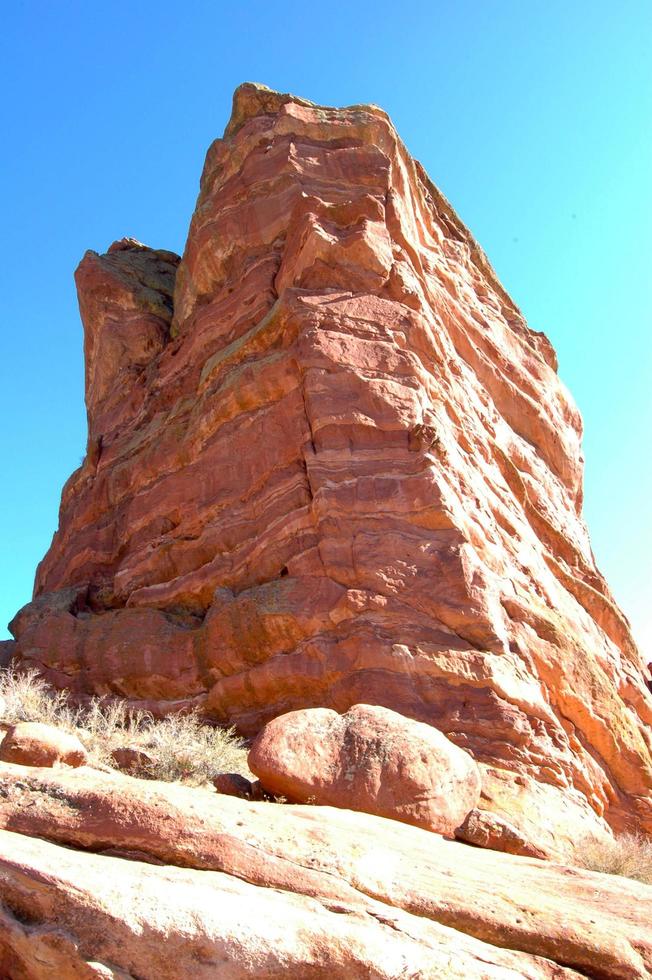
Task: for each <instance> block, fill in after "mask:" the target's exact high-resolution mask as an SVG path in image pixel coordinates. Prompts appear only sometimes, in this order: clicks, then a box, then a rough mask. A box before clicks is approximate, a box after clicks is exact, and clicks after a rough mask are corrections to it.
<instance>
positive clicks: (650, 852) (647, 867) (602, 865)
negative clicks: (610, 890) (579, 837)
mask: <svg viewBox="0 0 652 980" xmlns="http://www.w3.org/2000/svg"><path fill="white" fill-rule="evenodd" d="M576 861H577V864H578V866H579V867H582V868H586V869H587V870H588V871H601V872H602V873H603V874H608V875H622V876H623V877H625V878H633V879H634V880H635V881H642V882H644V883H645V884H646V885H652V840H651V839H650V838H649V837H644V836H643V835H642V834H623V835H622V836H620V837H615V838H613V839H611V840H609V839H608V838H607V839H604V840H600V841H597V840H594V839H590V840H585V841H582V843H581V844H580V846H579V847H578V849H577V853H576Z"/></svg>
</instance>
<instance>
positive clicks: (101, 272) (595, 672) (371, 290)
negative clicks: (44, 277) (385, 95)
mask: <svg viewBox="0 0 652 980" xmlns="http://www.w3.org/2000/svg"><path fill="white" fill-rule="evenodd" d="M77 284H78V290H79V298H80V308H81V312H82V318H83V321H84V332H85V352H86V401H87V407H88V415H89V445H88V452H87V456H86V459H85V462H84V464H83V466H82V467H81V468H80V469H79V470H77V471H76V472H75V473H74V474H73V475H72V476H71V478H70V479H69V481H68V483H67V484H66V486H65V488H64V491H63V497H62V503H61V514H60V525H59V530H58V531H57V533H56V535H55V537H54V540H53V543H52V547H51V548H50V551H49V552H48V554H47V555H46V557H45V558H44V560H43V561H42V563H41V565H40V567H39V570H38V574H37V579H36V588H35V600H34V602H33V603H31V604H30V605H29V606H27V607H26V608H25V609H23V610H22V611H21V612H20V613H19V614H18V616H17V617H16V619H15V620H14V622H13V631H14V634H15V636H16V639H17V641H18V643H17V656H18V659H19V662H22V663H23V664H34V665H35V666H37V667H39V668H41V669H44V670H45V673H46V676H47V677H48V678H49V680H51V681H52V682H53V683H54V684H56V685H57V686H61V687H70V688H72V689H73V691H75V692H77V693H80V694H84V693H90V692H95V693H100V694H102V693H106V694H116V695H121V696H124V697H127V698H129V699H134V700H137V701H139V702H142V703H144V704H145V706H149V707H151V708H153V709H155V710H157V711H167V710H172V709H175V708H178V707H180V706H186V705H196V706H198V707H199V708H200V709H201V710H202V711H203V712H204V713H205V714H206V715H207V716H208V717H210V718H212V719H214V720H216V721H218V722H228V723H235V724H236V725H237V726H238V727H239V729H240V730H241V731H242V732H244V733H247V734H249V733H255V732H256V731H257V730H258V729H259V728H260V726H261V725H262V724H263V722H265V721H267V720H269V719H270V718H272V717H274V716H276V715H278V714H280V713H282V712H287V711H290V710H293V709H296V708H303V707H311V706H320V707H330V708H335V709H336V710H338V711H340V712H342V711H345V710H346V709H347V708H348V707H350V706H351V705H353V704H355V703H358V702H364V703H371V704H379V705H384V706H386V707H390V708H392V709H395V710H397V711H399V712H401V713H402V714H404V715H406V716H408V717H412V718H415V719H417V720H419V721H425V722H431V723H432V724H433V725H435V726H436V727H437V728H438V729H440V730H441V731H442V732H444V733H445V735H446V736H447V737H448V738H449V739H451V740H452V741H453V742H455V743H456V744H457V745H458V746H460V747H461V748H463V749H465V750H466V751H467V752H469V753H470V754H471V755H472V756H473V757H474V758H475V759H476V760H477V761H478V762H479V763H480V766H481V769H482V775H483V798H482V800H481V803H480V807H481V809H482V808H484V810H485V811H491V813H492V814H493V816H494V817H496V818H498V819H499V820H505V821H507V823H508V825H509V826H510V827H512V828H515V832H516V833H517V835H520V838H519V839H521V838H522V840H523V841H526V842H529V844H530V845H531V846H532V848H534V850H533V853H539V852H541V853H553V854H554V853H560V852H563V850H564V848H565V846H566V843H567V842H568V841H570V840H575V839H576V837H577V834H578V833H579V832H580V831H584V830H587V829H588V830H595V832H600V831H601V830H602V829H604V828H605V827H606V825H607V824H608V825H610V826H611V827H613V828H616V829H625V828H633V827H635V826H639V827H642V828H646V829H647V830H649V831H652V805H651V792H652V757H651V739H650V727H649V726H650V723H651V722H652V700H651V698H650V694H649V692H648V691H647V690H646V687H645V684H644V681H643V675H642V671H643V664H642V661H641V658H640V656H639V653H638V652H637V650H636V649H635V646H634V644H633V641H632V638H631V635H630V631H629V627H628V624H627V622H626V620H625V619H624V617H623V615H622V614H621V612H620V611H619V609H618V608H617V606H616V605H615V604H614V601H613V598H612V596H611V594H610V592H609V589H608V587H607V585H606V583H605V581H604V579H603V578H602V576H601V575H600V573H599V572H598V570H597V569H596V567H595V563H594V560H593V556H592V553H591V548H590V544H589V539H588V535H587V531H586V527H585V525H584V523H583V521H582V518H581V502H582V457H581V451H580V437H581V420H580V417H579V414H578V411H577V409H576V407H575V405H574V404H573V401H572V399H571V398H570V396H569V394H568V392H567V391H566V390H565V388H564V386H563V385H562V384H561V382H560V381H559V378H558V376H557V373H556V360H555V355H554V352H553V350H552V348H551V346H550V344H549V342H548V340H547V339H546V337H545V336H544V335H543V334H541V333H538V332H536V331H534V330H531V329H530V328H529V327H528V326H527V324H526V323H525V321H524V319H523V317H522V315H521V314H520V312H519V310H518V309H517V307H516V306H515V305H514V303H513V302H512V301H511V299H510V298H509V296H508V295H507V294H506V293H505V291H504V289H503V288H502V287H501V285H500V283H499V282H498V281H497V279H496V277H495V274H494V273H493V271H492V269H491V267H490V265H489V264H488V262H487V259H486V258H485V256H484V254H483V253H482V251H481V249H480V248H479V247H478V245H477V244H476V242H475V241H474V240H473V238H472V237H471V235H470V233H469V232H468V231H467V229H466V228H465V227H464V226H463V225H462V224H461V222H460V221H459V219H458V218H457V216H456V215H455V213H454V212H453V210H452V208H451V207H450V205H449V204H448V202H447V201H446V200H445V199H444V198H443V197H442V195H441V194H440V193H439V191H438V190H437V189H436V188H435V187H434V185H433V184H432V183H431V182H430V180H429V178H428V176H427V175H426V173H425V172H424V170H423V168H422V167H421V166H420V165H419V164H418V163H417V162H416V161H414V160H413V159H412V158H411V157H410V155H409V154H408V152H407V151H406V149H405V147H404V146H403V145H402V143H401V142H400V140H399V138H398V136H397V134H396V132H395V130H394V128H393V126H392V124H391V122H390V121H389V119H388V117H387V115H386V114H385V113H384V112H383V111H382V110H381V109H378V108H376V107H375V106H355V107H352V108H348V109H331V108H322V107H318V106H315V105H312V104H311V103H308V102H305V101H303V100H301V99H297V98H294V97H292V96H288V95H280V94H277V93H274V92H270V91H268V90H266V89H264V88H262V87H260V86H254V85H244V86H241V87H240V88H239V89H238V90H237V91H236V93H235V97H234V107H233V115H232V117H231V120H230V122H229V124H228V126H227V129H226V132H225V135H224V138H223V139H220V140H216V142H215V143H214V144H213V145H212V146H211V147H210V149H209V151H208V155H207V158H206V164H205V167H204V173H203V175H202V180H201V189H200V194H199V199H198V202H197V207H196V210H195V214H194V216H193V219H192V223H191V227H190V232H189V236H188V242H187V245H186V248H185V252H184V255H183V258H182V259H181V262H180V263H178V258H177V257H176V256H174V255H173V254H172V253H170V252H163V251H155V250H152V249H148V248H146V247H145V246H143V245H141V244H140V243H138V242H134V241H133V240H130V239H125V240H123V241H122V242H119V243H116V244H115V245H114V246H112V248H111V249H110V250H109V253H108V254H106V255H98V254H96V253H94V252H88V253H87V254H86V256H85V257H84V259H83V260H82V263H81V265H80V267H79V269H78V270H77Z"/></svg>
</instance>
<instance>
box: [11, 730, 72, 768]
mask: <svg viewBox="0 0 652 980" xmlns="http://www.w3.org/2000/svg"><path fill="white" fill-rule="evenodd" d="M86 759H87V753H86V749H85V748H84V746H83V745H82V743H81V742H80V741H79V739H78V738H77V736H76V735H73V734H71V733H70V732H65V731H62V730H61V729H60V728H54V727H53V726H52V725H44V724H42V723H41V722H37V721H21V722H19V723H18V724H17V725H12V726H11V727H10V728H9V729H8V730H7V733H6V735H5V737H4V738H3V740H2V742H1V743H0V761H2V762H13V763H16V764H17V765H20V766H54V765H55V764H56V763H58V762H63V763H65V765H67V766H83V765H84V763H85V762H86Z"/></svg>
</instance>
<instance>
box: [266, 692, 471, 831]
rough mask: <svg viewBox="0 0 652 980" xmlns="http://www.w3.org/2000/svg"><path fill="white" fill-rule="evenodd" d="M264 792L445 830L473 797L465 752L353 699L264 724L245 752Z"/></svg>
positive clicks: (415, 725)
mask: <svg viewBox="0 0 652 980" xmlns="http://www.w3.org/2000/svg"><path fill="white" fill-rule="evenodd" d="M248 764H249V768H250V769H251V771H252V772H253V773H255V774H256V775H257V776H258V778H259V779H260V781H261V783H262V785H263V786H264V787H265V789H267V790H269V791H270V792H272V793H276V794H279V795H282V796H285V797H287V798H288V799H289V800H293V801H295V802H298V803H307V802H312V803H318V804H322V805H326V806H337V807H343V808H344V809H348V810H362V811H364V812H365V813H375V814H377V815H378V816H381V817H390V818H391V819H394V820H402V821H403V822H404V823H410V824H413V825H414V826H416V827H424V828H425V829H426V830H433V831H435V832H436V833H438V834H451V833H453V831H454V830H455V829H456V827H459V826H460V824H461V823H462V822H463V821H464V819H465V818H466V817H467V815H468V813H469V811H470V810H472V809H473V808H474V807H475V806H476V804H477V803H478V801H479V799H480V773H479V771H478V767H477V765H476V763H475V762H474V761H473V759H472V758H471V756H469V755H468V754H467V753H466V752H463V751H462V750H461V749H459V748H458V747H457V746H456V745H453V743H452V742H449V741H448V739H447V738H446V737H445V736H444V735H442V734H441V732H438V731H437V729H436V728H432V727H431V726H430V725H424V724H422V723H421V722H418V721H411V720H410V719H409V718H404V717H403V716H402V715H399V714H398V713H397V712H396V711H389V710H388V709H387V708H379V707H373V706H371V705H368V704H356V705H354V706H353V707H352V708H349V710H348V711H347V712H346V714H344V715H338V714H337V712H335V711H330V710H329V709H327V708H307V709H306V710H304V711H292V712H290V713H289V714H287V715H280V716H279V717H278V718H275V719H274V721H270V722H268V723H267V725H265V727H264V728H263V730H262V731H261V732H260V733H259V734H258V736H257V737H256V739H255V741H254V743H253V745H252V747H251V750H250V752H249V762H248Z"/></svg>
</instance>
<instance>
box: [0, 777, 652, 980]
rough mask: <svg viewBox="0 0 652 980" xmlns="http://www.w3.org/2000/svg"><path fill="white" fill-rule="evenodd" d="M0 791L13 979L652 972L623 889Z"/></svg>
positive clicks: (82, 798) (128, 807)
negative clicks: (105, 970) (106, 968)
mask: <svg viewBox="0 0 652 980" xmlns="http://www.w3.org/2000/svg"><path fill="white" fill-rule="evenodd" d="M0 786H1V787H2V793H1V794H0V828H5V829H4V830H0V908H2V909H3V912H2V913H1V914H2V916H3V918H2V919H0V924H1V926H0V975H7V974H8V975H9V976H11V977H12V980H13V977H16V980H22V977H25V976H26V977H28V978H29V980H40V978H41V977H43V978H45V977H47V978H48V980H49V978H50V977H53V976H56V977H57V978H59V977H61V978H63V980H67V978H68V976H74V977H77V976H87V975H88V976H94V975H95V974H93V973H92V972H90V969H91V968H90V967H89V968H88V970H89V972H88V973H83V972H80V973H73V972H70V973H67V972H65V970H69V971H72V969H73V964H74V966H75V967H76V968H77V969H78V970H80V969H81V967H80V964H81V965H84V963H85V962H88V961H89V960H90V961H93V962H95V963H100V964H102V963H104V964H107V963H108V964H110V965H111V966H112V968H113V969H114V970H116V972H117V970H118V969H122V970H124V971H126V973H127V974H128V975H131V976H134V975H136V976H142V977H144V978H154V977H156V978H157V980H159V978H160V980H167V978H173V977H174V978H175V980H176V978H177V977H179V976H192V977H199V978H201V977H204V976H206V977H213V976H215V975H219V976H220V978H222V977H226V978H229V977H231V976H233V977H248V976H266V975H268V976H275V975H276V974H275V973H274V970H276V971H277V973H278V975H279V976H281V975H283V976H296V977H298V978H299V977H300V978H301V980H303V978H304V977H307V976H311V975H313V976H316V977H323V978H324V980H326V978H329V980H330V978H331V977H342V978H346V980H349V978H350V977H365V978H378V977H380V978H390V977H392V978H393V977H396V976H400V975H401V971H402V970H403V971H404V972H405V973H406V975H412V976H415V977H419V978H421V977H423V978H424V980H427V978H433V980H434V978H438V977H442V976H445V977H449V976H450V977H460V978H462V977H464V978H478V980H479V978H494V977H495V978H500V980H517V978H522V977H529V978H534V977H537V978H538V977H559V978H561V977H575V976H595V977H605V978H622V980H625V978H627V980H639V978H640V980H643V978H647V977H648V976H649V975H650V973H651V972H652V935H651V934H650V929H649V910H650V901H651V898H650V896H651V895H652V890H651V889H650V887H649V886H648V885H643V884H640V883H637V882H634V881H629V880H627V879H624V878H617V877H613V876H610V875H603V874H596V873H593V872H588V871H580V870H579V869H575V868H569V867H563V866H560V865H555V864H550V863H548V862H546V861H539V860H536V859H533V858H524V857H515V856H513V855H510V854H501V853H499V852H495V851H488V850H481V849H480V848H475V847H469V846H467V845H465V844H461V843H458V842H455V841H448V840H445V839H444V838H442V837H440V836H438V835H436V834H432V833H428V832H427V831H425V830H421V829H419V828H417V827H410V826H408V825H406V824H402V823H399V822H398V821H394V820H385V819H383V818H381V817H376V816H372V815H370V814H366V813H356V812H353V811H350V810H336V809H332V808H330V807H311V806H307V807H306V806H279V805H277V804H273V803H250V802H247V801H244V800H240V799H236V798H235V797H231V796H223V795H219V794H217V793H215V792H213V791H208V790H205V789H190V788H188V787H185V786H180V785H171V784H166V783H155V782H149V781H144V780H137V779H133V778H131V777H129V776H125V775H123V774H121V773H117V772H113V773H99V772H96V771H94V770H91V769H89V768H83V769H71V770H63V769H61V770H44V769H41V770H37V769H34V770H25V769H22V768H20V767H18V766H10V765H6V764H2V765H0ZM6 831H11V832H10V833H7V832H6ZM24 835H34V836H35V837H38V838H45V839H46V840H48V841H51V842H58V843H59V844H64V845H66V846H65V847H58V846H54V844H53V843H46V842H45V841H44V840H29V839H28V838H27V837H25V836H24ZM75 847H78V848H82V849H83V851H82V853H79V852H77V853H76V852H75V851H74V850H73V849H71V848H75ZM89 850H93V851H104V852H106V851H107V850H110V851H111V853H112V855H113V856H112V857H108V856H102V857H100V856H97V855H93V854H89V853H88V851H89ZM119 855H122V856H123V857H124V858H129V860H121V859H120V857H119ZM142 861H147V862H153V863H155V864H164V865H165V866H164V867H152V866H151V865H144V864H140V863H138V862H142ZM181 869H184V870H181ZM191 869H194V870H191ZM216 872H218V873H216ZM56 956H60V957H61V964H62V965H61V966H59V961H58V960H57V959H56ZM193 956H194V957H195V965H194V968H193V969H191V968H190V966H191V964H192V957H193ZM3 957H4V959H3ZM220 957H221V958H220ZM39 961H42V962H43V963H44V964H45V965H39ZM7 963H9V964H11V967H10V968H8V967H7V965H6V964H7ZM15 963H22V964H25V963H26V964H27V966H24V967H22V968H23V970H24V972H23V973H20V972H19V970H18V969H14V970H13V972H12V967H13V964H15ZM218 964H219V969H218V967H217V965H218ZM279 964H283V966H282V967H281V966H279ZM55 966H56V969H55ZM64 966H65V970H64ZM93 968H94V969H95V967H93ZM30 970H32V971H33V972H30ZM48 970H49V971H50V972H49V973H48V972H47V971H48ZM202 970H204V971H205V972H204V973H202V972H201V971H202ZM265 970H267V971H268V972H267V973H265ZM311 970H312V971H313V972H312V974H311ZM320 970H321V972H319V971H320ZM39 971H40V972H39ZM175 971H176V972H175ZM211 971H213V972H211ZM220 971H223V972H220ZM230 971H231V972H230ZM238 971H239V972H238ZM256 971H258V972H256ZM284 971H286V972H284ZM365 971H366V972H365ZM97 972H98V973H99V975H100V976H103V975H104V974H102V973H101V972H100V969H99V966H98V967H97ZM109 975H110V974H109ZM118 975H120V974H118Z"/></svg>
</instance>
